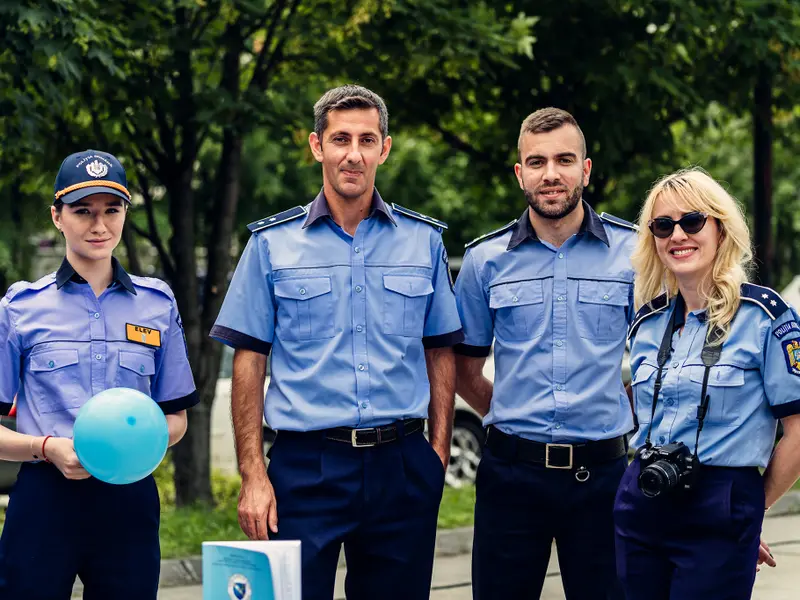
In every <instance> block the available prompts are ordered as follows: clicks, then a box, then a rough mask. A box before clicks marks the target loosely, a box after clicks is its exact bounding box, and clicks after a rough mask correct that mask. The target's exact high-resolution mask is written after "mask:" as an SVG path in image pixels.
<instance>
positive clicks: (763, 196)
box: [753, 64, 775, 287]
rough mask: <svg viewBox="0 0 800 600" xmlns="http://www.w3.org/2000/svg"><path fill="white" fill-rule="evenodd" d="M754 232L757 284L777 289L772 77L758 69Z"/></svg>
mask: <svg viewBox="0 0 800 600" xmlns="http://www.w3.org/2000/svg"><path fill="white" fill-rule="evenodd" d="M753 230H754V245H755V263H756V269H757V271H756V280H757V281H758V283H760V284H761V285H766V286H770V287H771V286H774V285H775V281H774V273H773V269H774V258H775V245H774V236H773V235H772V76H771V74H770V73H769V71H768V70H767V67H766V66H764V65H763V64H762V65H761V66H760V67H759V71H758V75H757V80H756V86H755V90H754V104H753Z"/></svg>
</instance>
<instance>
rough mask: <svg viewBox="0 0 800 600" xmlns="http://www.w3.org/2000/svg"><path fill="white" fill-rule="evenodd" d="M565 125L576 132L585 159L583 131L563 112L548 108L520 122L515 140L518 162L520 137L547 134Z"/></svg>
mask: <svg viewBox="0 0 800 600" xmlns="http://www.w3.org/2000/svg"><path fill="white" fill-rule="evenodd" d="M565 125H572V126H573V127H574V128H575V129H577V130H578V133H579V134H580V136H581V146H582V149H583V158H586V138H585V137H583V131H581V128H580V126H579V125H578V122H577V121H576V120H575V117H573V116H572V115H571V114H569V113H568V112H567V111H565V110H561V109H560V108H553V107H552V106H549V107H547V108H540V109H539V110H537V111H536V112H534V113H531V114H529V115H528V116H527V117H525V120H524V121H523V122H522V127H520V130H519V139H518V140H517V152H518V153H519V155H520V160H521V159H522V137H523V136H524V135H525V134H526V133H547V132H548V131H553V130H554V129H559V128H560V127H564V126H565Z"/></svg>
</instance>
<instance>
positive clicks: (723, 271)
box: [631, 167, 753, 343]
mask: <svg viewBox="0 0 800 600" xmlns="http://www.w3.org/2000/svg"><path fill="white" fill-rule="evenodd" d="M658 200H664V201H665V202H666V203H668V204H671V205H672V206H675V207H678V208H679V209H680V210H685V211H699V212H703V213H706V214H707V215H708V216H709V217H714V218H715V219H716V220H717V224H718V227H719V233H720V240H719V246H718V247H717V254H716V256H715V257H714V263H713V265H712V268H711V270H710V271H709V273H708V274H707V275H706V277H704V278H703V280H702V281H701V282H700V286H699V289H698V292H699V294H700V296H701V297H702V298H704V299H705V300H706V302H707V306H708V308H707V315H708V323H709V328H708V330H709V332H710V331H711V330H712V329H713V326H714V325H716V326H717V327H718V328H719V329H720V330H721V331H722V333H723V336H722V338H721V340H720V343H721V342H723V341H725V339H727V337H728V334H729V333H730V324H731V321H732V320H733V317H734V316H735V315H736V311H737V310H738V309H739V303H740V288H741V285H742V284H743V283H745V282H746V281H748V275H749V270H750V265H751V261H752V258H753V251H752V248H751V245H750V230H749V229H748V227H747V221H746V220H745V218H744V214H743V212H742V208H741V206H740V205H739V203H738V202H737V201H736V200H735V199H734V198H733V197H732V196H731V195H730V194H729V193H728V192H727V191H725V189H723V187H722V186H721V185H720V184H719V183H717V182H716V181H715V180H714V179H713V178H712V177H711V176H710V175H709V174H708V173H706V172H705V171H704V170H703V169H700V168H698V167H693V168H690V169H682V170H680V171H677V172H676V173H672V174H671V175H667V176H666V177H663V178H662V179H660V180H659V181H657V182H656V184H655V185H654V186H653V187H652V189H651V190H650V193H649V194H648V195H647V200H646V201H645V203H644V206H643V207H642V212H641V214H640V215H639V239H638V241H637V243H636V249H635V250H634V252H633V256H632V257H631V262H632V263H633V268H634V270H635V271H636V280H635V281H636V283H635V287H634V301H635V304H636V308H637V309H638V308H639V307H641V306H642V305H644V304H646V303H647V302H649V301H650V300H652V299H653V298H655V297H656V296H658V295H659V294H661V293H663V292H667V294H668V295H669V296H670V297H672V296H675V295H677V293H678V281H677V279H676V278H675V275H673V274H672V273H671V272H670V271H669V270H667V268H666V267H664V264H663V263H662V262H661V259H660V258H659V257H658V253H657V252H656V244H655V236H653V234H652V233H651V232H650V229H649V228H648V223H649V222H650V220H651V219H652V218H653V208H654V206H655V203H656V201H658Z"/></svg>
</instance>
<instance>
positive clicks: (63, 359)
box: [31, 348, 78, 372]
mask: <svg viewBox="0 0 800 600" xmlns="http://www.w3.org/2000/svg"><path fill="white" fill-rule="evenodd" d="M77 364H78V351H77V350H70V349H68V348H65V349H63V350H44V351H42V352H37V353H36V354H31V371H37V372H42V371H55V370H57V369H61V368H63V367H68V366H70V365H77Z"/></svg>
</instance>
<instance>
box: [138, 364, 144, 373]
mask: <svg viewBox="0 0 800 600" xmlns="http://www.w3.org/2000/svg"><path fill="white" fill-rule="evenodd" d="M139 373H144V365H139Z"/></svg>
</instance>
